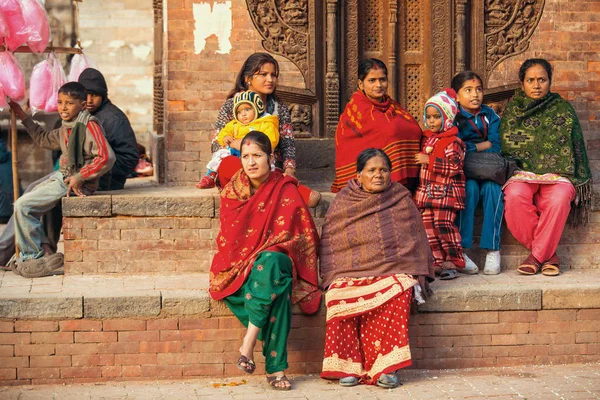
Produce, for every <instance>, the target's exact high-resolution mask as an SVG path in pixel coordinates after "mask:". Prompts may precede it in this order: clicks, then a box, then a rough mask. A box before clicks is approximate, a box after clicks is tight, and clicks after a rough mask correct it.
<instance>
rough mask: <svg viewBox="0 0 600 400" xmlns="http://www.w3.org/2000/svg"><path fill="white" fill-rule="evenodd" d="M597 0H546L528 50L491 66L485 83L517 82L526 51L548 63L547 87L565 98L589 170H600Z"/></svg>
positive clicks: (528, 55)
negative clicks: (575, 118)
mask: <svg viewBox="0 0 600 400" xmlns="http://www.w3.org/2000/svg"><path fill="white" fill-rule="evenodd" d="M599 12H600V3H598V2H594V1H588V0H573V1H569V2H565V1H561V0H547V1H546V5H545V7H544V13H543V15H542V19H541V21H540V24H539V26H538V28H537V30H536V31H535V33H534V34H533V36H532V38H531V45H530V46H529V50H528V51H527V52H525V53H523V54H521V55H518V56H516V57H513V58H510V59H508V60H506V61H504V62H503V63H502V64H501V65H499V66H498V67H497V68H496V70H495V71H494V72H493V74H492V76H491V78H490V81H489V86H490V87H494V86H498V85H503V84H504V83H506V82H518V71H519V67H520V65H521V63H522V62H523V61H524V60H526V59H528V58H531V57H541V58H546V59H547V60H549V61H550V62H551V63H552V65H553V67H554V76H553V79H552V81H553V82H552V90H553V91H556V92H557V93H559V94H560V95H561V96H563V97H564V98H566V99H567V100H569V101H570V102H571V104H572V105H573V107H574V108H575V110H576V111H577V115H578V116H579V119H580V122H581V127H582V129H583V132H584V135H585V139H586V142H587V149H588V157H589V158H590V163H591V166H592V173H593V174H594V175H595V176H599V173H600V101H599V99H600V91H599V89H600V56H599V51H600V20H598V13H599Z"/></svg>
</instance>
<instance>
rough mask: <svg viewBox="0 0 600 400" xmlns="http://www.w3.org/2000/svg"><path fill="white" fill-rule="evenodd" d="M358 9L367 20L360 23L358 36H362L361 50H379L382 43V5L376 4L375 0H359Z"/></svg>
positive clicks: (367, 51)
mask: <svg viewBox="0 0 600 400" xmlns="http://www.w3.org/2000/svg"><path fill="white" fill-rule="evenodd" d="M359 3H360V4H359V6H358V9H359V10H362V12H363V13H364V14H365V16H364V19H365V21H367V23H365V24H361V25H362V32H361V34H360V36H361V37H362V38H363V52H366V53H369V52H371V53H373V52H378V51H381V46H382V44H383V34H382V26H381V25H382V22H383V18H381V11H382V9H383V7H381V6H380V5H378V4H377V3H378V1H377V0H360V2H359Z"/></svg>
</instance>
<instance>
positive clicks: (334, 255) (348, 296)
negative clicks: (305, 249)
mask: <svg viewBox="0 0 600 400" xmlns="http://www.w3.org/2000/svg"><path fill="white" fill-rule="evenodd" d="M356 164H357V170H356V172H355V173H356V174H357V175H355V176H356V179H352V180H351V181H350V182H348V185H347V186H346V187H345V188H344V189H343V190H342V191H341V192H340V193H339V194H338V195H337V196H336V198H335V200H334V201H333V203H332V205H331V207H330V208H329V210H328V212H327V215H326V216H325V223H324V224H323V234H322V236H321V250H320V252H321V277H322V278H323V281H322V283H321V285H322V286H323V287H324V288H327V293H326V295H325V303H326V305H327V319H326V329H327V330H326V333H325V338H326V339H325V357H324V360H323V371H322V373H321V377H322V378H325V379H339V380H340V385H342V386H354V385H357V384H359V383H364V384H370V385H375V384H376V385H378V386H381V387H384V388H394V387H396V386H398V384H399V382H398V377H397V375H396V374H395V372H396V370H398V369H400V368H404V367H407V366H409V365H411V363H412V361H411V356H410V348H409V347H408V319H409V314H410V304H411V301H412V298H413V290H415V297H416V298H417V301H419V302H422V301H423V298H422V295H423V291H422V290H421V288H423V289H425V292H424V293H426V290H427V288H426V284H427V278H429V279H431V280H433V263H432V257H431V249H430V247H429V243H428V241H427V235H426V233H425V228H424V227H423V223H422V222H421V215H420V214H419V211H418V210H417V207H416V206H415V203H414V202H413V201H412V198H411V194H410V192H409V191H408V189H406V188H405V187H404V186H402V185H401V184H399V183H396V182H391V179H390V175H391V173H390V171H391V168H392V163H391V161H390V159H389V158H388V156H387V155H386V154H385V153H384V152H383V151H382V150H380V149H366V150H364V151H363V152H362V153H361V154H360V155H359V156H358V160H357V163H356ZM413 287H414V288H415V289H413Z"/></svg>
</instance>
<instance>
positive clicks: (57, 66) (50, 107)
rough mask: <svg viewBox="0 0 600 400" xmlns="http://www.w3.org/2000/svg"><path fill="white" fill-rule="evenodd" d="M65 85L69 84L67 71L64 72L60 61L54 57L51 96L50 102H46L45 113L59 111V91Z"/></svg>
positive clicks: (49, 96) (49, 97)
mask: <svg viewBox="0 0 600 400" xmlns="http://www.w3.org/2000/svg"><path fill="white" fill-rule="evenodd" d="M65 83H67V77H66V75H65V71H64V70H63V67H62V64H61V63H60V60H58V59H57V58H56V57H54V58H53V61H52V80H51V84H50V94H49V95H48V100H47V101H46V106H45V107H44V111H46V112H54V111H57V110H58V104H57V103H58V89H60V87H61V86H62V85H64V84H65Z"/></svg>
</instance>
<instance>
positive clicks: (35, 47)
mask: <svg viewBox="0 0 600 400" xmlns="http://www.w3.org/2000/svg"><path fill="white" fill-rule="evenodd" d="M20 2H21V8H22V10H23V19H24V21H25V25H28V26H29V29H28V31H29V36H28V38H27V45H28V46H29V48H30V49H31V51H33V52H34V53H43V52H44V50H46V46H48V42H49V41H50V24H49V23H48V15H47V14H46V10H45V9H44V6H43V4H42V3H40V1H39V0H20Z"/></svg>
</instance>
